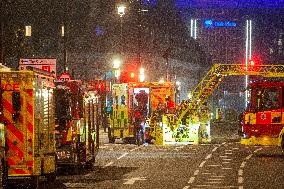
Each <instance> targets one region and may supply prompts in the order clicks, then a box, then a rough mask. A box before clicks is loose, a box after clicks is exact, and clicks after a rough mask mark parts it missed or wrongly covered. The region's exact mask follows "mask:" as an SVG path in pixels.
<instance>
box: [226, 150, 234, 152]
mask: <svg viewBox="0 0 284 189" xmlns="http://www.w3.org/2000/svg"><path fill="white" fill-rule="evenodd" d="M232 151H233V150H225V152H232Z"/></svg>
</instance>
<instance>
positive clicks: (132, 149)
mask: <svg viewBox="0 0 284 189" xmlns="http://www.w3.org/2000/svg"><path fill="white" fill-rule="evenodd" d="M142 147H143V146H139V147H137V148H134V149H132V150H129V151H130V152H133V151H134V150H138V149H139V148H142Z"/></svg>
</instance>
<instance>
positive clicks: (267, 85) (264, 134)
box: [241, 81, 284, 148]
mask: <svg viewBox="0 0 284 189" xmlns="http://www.w3.org/2000/svg"><path fill="white" fill-rule="evenodd" d="M248 94H249V97H250V98H249V101H248V106H247V110H246V111H245V112H244V113H243V121H242V132H243V138H242V140H241V143H242V144H253V145H278V144H279V145H281V146H282V148H283V144H284V142H283V133H284V132H283V131H284V117H283V116H282V114H283V103H284V101H283V95H284V82H283V81H258V82H253V83H251V84H250V85H249V88H248Z"/></svg>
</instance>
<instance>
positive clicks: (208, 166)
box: [208, 165, 221, 167]
mask: <svg viewBox="0 0 284 189" xmlns="http://www.w3.org/2000/svg"><path fill="white" fill-rule="evenodd" d="M220 166H221V165H208V167H220Z"/></svg>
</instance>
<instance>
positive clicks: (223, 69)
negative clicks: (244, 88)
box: [156, 64, 284, 146]
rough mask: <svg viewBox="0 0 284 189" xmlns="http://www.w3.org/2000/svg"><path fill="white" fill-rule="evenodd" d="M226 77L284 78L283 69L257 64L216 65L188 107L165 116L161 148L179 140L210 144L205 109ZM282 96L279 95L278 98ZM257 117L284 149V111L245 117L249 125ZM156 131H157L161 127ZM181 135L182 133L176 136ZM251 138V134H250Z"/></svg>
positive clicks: (195, 89) (279, 109)
mask: <svg viewBox="0 0 284 189" xmlns="http://www.w3.org/2000/svg"><path fill="white" fill-rule="evenodd" d="M227 76H259V77H263V78H281V77H284V65H277V64H273V65H255V64H254V65H247V66H246V65H243V64H215V65H214V66H213V67H212V68H211V70H209V71H208V73H207V74H206V75H205V77H204V78H203V79H202V80H201V81H200V83H199V84H198V85H197V86H196V87H195V88H194V89H193V90H192V91H191V94H192V97H191V99H189V100H188V102H186V104H185V107H184V108H183V107H182V106H180V108H179V111H178V112H177V113H176V115H172V114H166V115H164V116H163V119H162V127H161V128H162V130H163V132H162V134H161V137H160V138H161V141H160V142H159V144H169V143H172V142H175V141H177V140H178V141H184V142H186V143H187V142H190V143H194V144H198V143H199V142H200V141H205V142H210V116H209V114H208V113H209V112H208V107H206V106H205V107H204V105H205V104H206V100H207V99H208V97H209V96H210V95H211V94H212V93H213V91H214V90H215V88H216V87H217V86H218V85H219V84H220V83H221V82H222V81H223V79H224V78H225V77H227ZM279 91H281V89H279ZM282 93H283V92H281V93H280V92H279V94H282ZM280 96H281V95H280ZM279 98H281V102H280V100H279V103H282V97H279ZM280 107H282V106H280ZM256 115H257V116H261V117H262V118H261V119H263V120H265V121H266V123H265V124H266V127H267V128H266V132H270V136H271V135H272V133H273V135H274V137H275V135H276V133H277V134H278V136H279V139H278V143H280V144H282V146H283V133H284V131H283V129H282V131H281V128H283V126H282V125H281V123H282V121H281V120H282V116H280V118H279V115H282V113H281V108H278V109H277V110H276V109H275V110H273V111H271V113H268V112H267V111H260V110H259V113H252V112H249V113H248V115H246V121H247V119H250V122H249V123H252V122H253V120H254V121H255V118H256ZM269 116H270V117H269ZM272 117H273V118H274V117H275V118H274V120H272V119H271V118H272ZM270 119H271V124H270V125H269V124H268V120H270ZM279 120H280V121H279ZM265 121H263V122H265ZM272 121H273V123H272ZM254 124H255V123H254ZM202 125H203V126H202ZM250 126H251V124H250ZM272 126H273V127H272ZM156 127H157V128H158V126H156ZM248 128H252V129H255V128H254V127H249V126H246V125H244V129H245V130H247V132H248ZM178 131H179V132H180V133H177V132H178ZM280 131H281V132H280ZM254 132H258V129H255V130H254ZM175 133H177V134H175ZM279 133H280V134H279ZM250 134H252V133H251V132H250ZM254 134H255V133H254ZM265 140H267V138H265ZM275 140H277V139H275ZM242 143H247V142H242ZM275 143H276V142H275Z"/></svg>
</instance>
